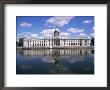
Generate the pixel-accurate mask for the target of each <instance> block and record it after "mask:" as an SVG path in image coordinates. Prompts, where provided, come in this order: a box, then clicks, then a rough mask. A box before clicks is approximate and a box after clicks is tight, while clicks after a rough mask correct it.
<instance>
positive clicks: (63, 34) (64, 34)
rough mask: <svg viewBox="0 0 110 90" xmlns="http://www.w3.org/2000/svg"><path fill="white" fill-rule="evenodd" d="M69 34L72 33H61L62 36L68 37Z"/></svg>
mask: <svg viewBox="0 0 110 90" xmlns="http://www.w3.org/2000/svg"><path fill="white" fill-rule="evenodd" d="M69 35H70V33H68V32H61V33H60V36H61V37H66V38H68V37H69Z"/></svg>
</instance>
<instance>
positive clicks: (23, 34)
mask: <svg viewBox="0 0 110 90" xmlns="http://www.w3.org/2000/svg"><path fill="white" fill-rule="evenodd" d="M33 37H35V38H37V37H38V34H33V33H31V32H23V33H20V34H17V38H33Z"/></svg>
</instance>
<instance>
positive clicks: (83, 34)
mask: <svg viewBox="0 0 110 90" xmlns="http://www.w3.org/2000/svg"><path fill="white" fill-rule="evenodd" d="M79 36H87V34H85V33H80V34H79Z"/></svg>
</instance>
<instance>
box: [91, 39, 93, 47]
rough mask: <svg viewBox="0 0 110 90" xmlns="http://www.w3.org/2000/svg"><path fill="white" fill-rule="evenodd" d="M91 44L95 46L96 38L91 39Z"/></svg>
mask: <svg viewBox="0 0 110 90" xmlns="http://www.w3.org/2000/svg"><path fill="white" fill-rule="evenodd" d="M91 46H94V38H92V39H91Z"/></svg>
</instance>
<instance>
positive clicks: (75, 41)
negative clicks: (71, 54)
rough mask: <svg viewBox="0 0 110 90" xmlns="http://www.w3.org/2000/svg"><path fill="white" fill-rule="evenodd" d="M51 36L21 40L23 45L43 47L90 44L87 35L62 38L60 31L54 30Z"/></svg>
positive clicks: (67, 46)
mask: <svg viewBox="0 0 110 90" xmlns="http://www.w3.org/2000/svg"><path fill="white" fill-rule="evenodd" d="M53 34H54V36H53V37H52V38H42V39H39V38H28V39H24V40H23V46H24V47H36V48H37V47H44V48H56V47H63V48H72V47H88V46H90V43H91V39H90V38H89V37H79V38H71V39H67V38H62V37H60V33H59V32H58V31H57V30H55V31H54V33H53Z"/></svg>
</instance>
